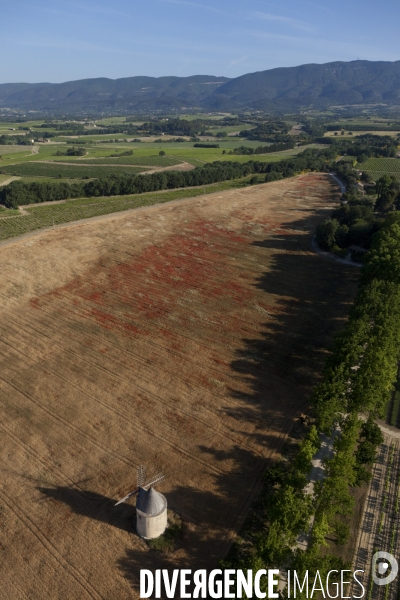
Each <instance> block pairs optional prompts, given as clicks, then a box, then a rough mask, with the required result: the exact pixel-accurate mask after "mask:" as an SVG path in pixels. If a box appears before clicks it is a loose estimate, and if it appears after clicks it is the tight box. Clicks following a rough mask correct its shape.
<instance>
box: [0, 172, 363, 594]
mask: <svg viewBox="0 0 400 600" xmlns="http://www.w3.org/2000/svg"><path fill="white" fill-rule="evenodd" d="M338 198H339V192H338V188H337V185H336V184H335V183H334V182H333V181H332V179H331V178H329V177H328V176H326V175H323V174H308V175H302V176H300V177H296V178H293V179H289V180H283V181H279V182H275V183H270V184H264V185H259V186H253V187H249V188H245V189H242V190H229V191H226V192H223V193H221V192H219V193H215V194H212V195H207V196H204V197H199V198H196V199H190V200H185V201H180V202H176V203H171V204H165V205H163V206H157V207H149V208H145V209H142V210H138V211H131V212H130V213H126V214H118V215H116V216H111V217H107V218H104V219H102V220H99V221H94V222H86V223H81V224H77V225H74V226H70V227H65V228H58V229H56V230H54V231H47V232H43V233H41V234H38V235H35V236H32V237H31V238H24V239H23V240H19V241H16V242H14V243H11V244H8V245H7V246H4V247H1V248H0V297H1V300H2V308H1V318H0V432H1V440H2V443H1V445H0V456H1V463H0V464H1V483H0V527H1V537H0V565H1V566H0V574H1V590H2V592H1V594H0V595H1V597H4V598H7V600H20V599H22V600H25V599H29V600H31V599H36V598H43V599H46V600H53V599H54V600H59V599H61V598H62V599H63V600H76V599H78V598H79V599H80V600H85V599H86V598H92V599H107V600H125V599H128V598H138V597H139V592H138V582H139V569H140V568H150V569H155V568H167V567H171V568H172V567H174V568H184V567H188V568H192V569H198V568H202V567H203V568H210V567H213V566H215V565H216V564H217V562H218V560H219V559H220V558H221V557H223V556H224V554H225V553H226V552H227V549H228V548H229V545H230V543H231V541H232V539H233V538H234V536H235V533H236V532H237V530H238V528H240V526H241V524H242V522H243V519H244V517H245V515H246V513H247V511H248V508H249V505H250V503H251V501H252V500H253V498H254V495H255V493H256V492H257V489H258V486H259V482H260V478H261V477H262V474H263V472H264V470H265V468H266V467H267V466H268V464H269V461H270V460H271V459H274V458H276V457H277V456H279V454H280V450H281V448H282V446H283V444H284V443H285V441H286V440H287V438H288V433H289V432H290V430H291V429H292V427H293V423H294V421H295V420H296V418H297V417H298V416H299V414H300V413H303V412H306V411H307V408H308V399H309V393H310V390H311V387H312V386H313V385H314V384H315V382H316V380H317V378H318V373H320V371H321V368H322V364H323V361H324V358H325V356H326V348H327V346H328V345H329V344H330V342H331V340H332V335H333V333H334V332H335V331H336V330H337V329H338V327H340V325H341V323H342V322H343V318H344V316H345V315H346V313H347V311H348V308H349V303H350V302H351V300H352V298H353V296H354V293H355V280H356V277H357V271H356V270H355V269H353V268H351V267H348V266H346V265H341V264H337V263H335V262H329V261H326V260H325V259H323V258H321V257H320V256H319V255H317V254H315V253H314V252H313V251H312V249H311V246H310V241H311V235H312V232H313V229H314V227H315V225H316V223H317V222H318V221H319V220H320V219H322V218H324V217H325V215H326V214H327V212H326V211H327V209H330V208H331V207H332V203H333V202H336V201H338ZM139 464H145V465H146V466H147V469H148V472H149V474H151V473H152V472H153V473H155V472H158V471H159V470H163V471H164V473H165V475H166V481H165V483H164V484H163V485H162V486H161V487H160V488H159V489H160V491H162V492H163V493H164V494H165V496H166V497H167V500H168V504H169V507H170V508H171V509H172V510H173V511H174V512H175V513H176V514H178V515H179V516H180V517H181V518H182V520H183V535H182V539H181V540H180V543H179V545H178V548H177V550H176V551H175V552H174V553H172V554H169V555H162V554H160V553H157V552H155V551H154V550H151V549H150V548H149V547H148V546H147V544H146V543H145V542H144V541H143V540H141V539H140V538H138V537H137V535H136V533H135V510H134V503H133V502H131V503H128V504H126V505H121V506H119V507H117V508H114V503H115V502H116V500H117V499H119V498H120V497H122V496H123V495H125V494H126V493H127V491H129V490H130V489H131V488H133V487H135V483H136V472H135V470H136V467H137V466H138V465H139Z"/></svg>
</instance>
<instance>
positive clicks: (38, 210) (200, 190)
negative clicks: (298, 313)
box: [0, 177, 250, 240]
mask: <svg viewBox="0 0 400 600" xmlns="http://www.w3.org/2000/svg"><path fill="white" fill-rule="evenodd" d="M249 179H250V177H246V178H243V179H235V180H233V181H223V182H221V183H215V184H212V185H208V186H201V187H197V188H188V189H179V190H172V191H167V192H151V193H147V194H133V195H130V196H112V197H108V198H104V197H101V198H79V199H76V200H66V201H64V202H60V203H57V204H46V205H44V206H40V205H35V206H31V207H29V206H24V207H23V210H24V214H21V213H19V211H17V214H18V216H15V217H12V218H2V217H3V214H4V215H5V214H7V215H9V214H11V211H7V213H5V211H4V213H3V212H1V213H0V240H6V239H8V238H12V237H16V236H19V235H23V234H25V233H28V232H30V231H35V230H38V229H43V228H46V227H51V226H53V225H61V224H63V223H70V222H72V221H78V220H80V219H88V218H90V217H98V216H101V215H107V214H110V213H114V212H120V211H124V210H129V209H132V208H138V207H140V206H150V205H152V204H157V203H165V202H170V201H171V200H178V199H183V198H194V197H196V196H201V195H203V194H204V193H208V194H211V193H214V192H221V191H224V190H228V189H232V188H240V187H243V186H244V185H246V184H247V182H248V180H249ZM14 214H16V213H15V212H14Z"/></svg>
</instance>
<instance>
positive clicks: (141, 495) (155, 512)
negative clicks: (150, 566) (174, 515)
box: [115, 465, 168, 540]
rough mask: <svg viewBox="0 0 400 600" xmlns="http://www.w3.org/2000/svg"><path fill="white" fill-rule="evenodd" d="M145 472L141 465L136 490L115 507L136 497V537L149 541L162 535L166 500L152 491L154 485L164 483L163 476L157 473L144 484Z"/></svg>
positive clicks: (166, 518) (165, 515)
mask: <svg viewBox="0 0 400 600" xmlns="http://www.w3.org/2000/svg"><path fill="white" fill-rule="evenodd" d="M145 477H146V470H145V467H144V466H143V465H142V466H140V467H139V469H138V477H137V488H136V489H135V490H134V491H133V492H129V494H127V495H126V496H125V497H124V498H122V500H120V501H119V502H117V503H116V505H115V506H118V504H121V503H122V502H125V500H128V499H129V498H132V496H136V494H137V500H136V531H137V533H138V535H140V536H141V537H143V538H145V539H146V540H151V539H154V538H157V537H159V536H160V535H162V534H163V533H164V531H165V529H166V527H167V522H168V511H167V500H166V498H165V496H163V494H160V492H157V491H156V490H155V489H154V487H153V486H154V485H156V484H157V483H161V481H164V479H165V478H164V475H163V474H162V473H159V474H158V475H156V476H155V477H153V478H152V479H151V480H150V481H146V482H145Z"/></svg>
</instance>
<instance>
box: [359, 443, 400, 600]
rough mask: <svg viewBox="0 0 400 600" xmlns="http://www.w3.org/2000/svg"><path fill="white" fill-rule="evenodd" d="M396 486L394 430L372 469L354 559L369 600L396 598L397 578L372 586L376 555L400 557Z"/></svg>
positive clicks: (399, 477)
mask: <svg viewBox="0 0 400 600" xmlns="http://www.w3.org/2000/svg"><path fill="white" fill-rule="evenodd" d="M399 484H400V436H399V433H398V432H395V431H393V432H387V433H386V435H385V440H384V443H383V444H382V445H381V446H380V449H379V454H378V457H377V460H376V461H375V464H374V466H373V469H372V479H371V482H370V485H369V489H368V492H367V498H366V502H365V506H364V512H363V515H362V521H361V526H360V528H359V533H358V539H357V547H356V553H355V558H354V564H355V565H356V567H355V568H357V569H362V570H364V573H363V575H362V579H361V581H362V582H363V585H364V587H365V589H366V593H365V598H367V599H368V600H396V598H398V597H399V579H398V577H397V578H396V579H395V580H394V581H393V582H392V583H391V584H389V585H386V586H385V585H380V586H379V585H376V584H375V583H374V581H373V577H372V572H371V571H372V569H371V565H372V557H373V555H374V553H375V552H377V551H379V550H384V551H386V552H390V553H391V554H393V555H394V556H396V557H397V556H398V554H399V550H400V535H399V534H400V529H399V524H398V523H399V509H400V492H399V489H400V488H399ZM354 587H356V586H354ZM359 589H360V588H359V587H358V589H355V590H354V594H359ZM348 593H351V592H348Z"/></svg>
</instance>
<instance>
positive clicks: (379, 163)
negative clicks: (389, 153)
mask: <svg viewBox="0 0 400 600" xmlns="http://www.w3.org/2000/svg"><path fill="white" fill-rule="evenodd" d="M360 167H361V169H363V170H364V171H374V172H377V173H381V174H382V175H383V174H385V173H390V174H392V173H393V174H396V173H398V174H400V160H399V159H398V158H369V159H368V160H366V161H365V162H363V163H362V164H361V165H360Z"/></svg>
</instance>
